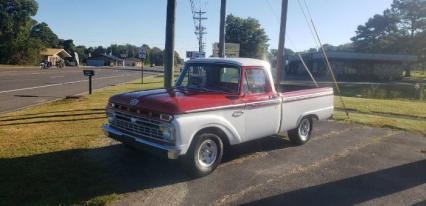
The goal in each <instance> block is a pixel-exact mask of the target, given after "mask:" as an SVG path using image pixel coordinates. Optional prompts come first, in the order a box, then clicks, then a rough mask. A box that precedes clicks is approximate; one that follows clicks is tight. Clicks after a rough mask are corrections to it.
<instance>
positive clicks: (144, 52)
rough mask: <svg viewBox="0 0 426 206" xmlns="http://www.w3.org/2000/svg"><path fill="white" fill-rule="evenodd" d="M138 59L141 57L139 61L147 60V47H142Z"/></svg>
mask: <svg viewBox="0 0 426 206" xmlns="http://www.w3.org/2000/svg"><path fill="white" fill-rule="evenodd" d="M138 57H139V59H146V49H145V47H141V48H140V49H139V54H138Z"/></svg>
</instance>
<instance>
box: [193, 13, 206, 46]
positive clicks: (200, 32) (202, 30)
mask: <svg viewBox="0 0 426 206" xmlns="http://www.w3.org/2000/svg"><path fill="white" fill-rule="evenodd" d="M204 14H206V12H204V11H201V9H200V10H199V11H196V12H194V17H193V18H194V20H196V21H198V25H196V26H195V35H197V38H198V51H199V52H204V42H203V36H204V34H207V32H206V27H204V26H203V25H202V23H203V22H202V21H203V20H207V18H206V17H204Z"/></svg>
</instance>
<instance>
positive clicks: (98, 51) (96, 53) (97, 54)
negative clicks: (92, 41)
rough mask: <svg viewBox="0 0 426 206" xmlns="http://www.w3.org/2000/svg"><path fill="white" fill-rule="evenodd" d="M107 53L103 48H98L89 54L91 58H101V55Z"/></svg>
mask: <svg viewBox="0 0 426 206" xmlns="http://www.w3.org/2000/svg"><path fill="white" fill-rule="evenodd" d="M106 52H107V50H106V49H105V48H104V47H103V46H98V47H96V48H95V49H93V51H92V52H91V55H92V56H101V55H103V54H105V53H106Z"/></svg>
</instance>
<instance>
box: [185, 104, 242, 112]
mask: <svg viewBox="0 0 426 206" xmlns="http://www.w3.org/2000/svg"><path fill="white" fill-rule="evenodd" d="M245 106H246V104H235V105H227V106H220V107H210V108H203V109H194V110H189V111H187V112H185V114H187V113H197V112H209V111H214V110H222V109H244V108H245Z"/></svg>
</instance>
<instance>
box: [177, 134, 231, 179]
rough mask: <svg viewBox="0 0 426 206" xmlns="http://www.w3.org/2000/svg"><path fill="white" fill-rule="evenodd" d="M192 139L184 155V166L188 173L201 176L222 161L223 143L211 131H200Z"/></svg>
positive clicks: (208, 172) (212, 169)
mask: <svg viewBox="0 0 426 206" xmlns="http://www.w3.org/2000/svg"><path fill="white" fill-rule="evenodd" d="M194 141H195V142H193V144H191V147H190V148H189V150H188V152H187V154H186V155H185V156H184V166H185V170H186V171H187V172H189V174H190V175H192V176H194V177H202V176H205V175H208V174H210V173H211V172H213V171H214V170H215V169H216V167H217V166H218V165H219V164H220V162H221V161H222V156H223V143H222V140H221V139H220V137H219V136H218V135H216V134H213V133H201V134H199V135H197V136H196V137H195V139H194Z"/></svg>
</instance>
